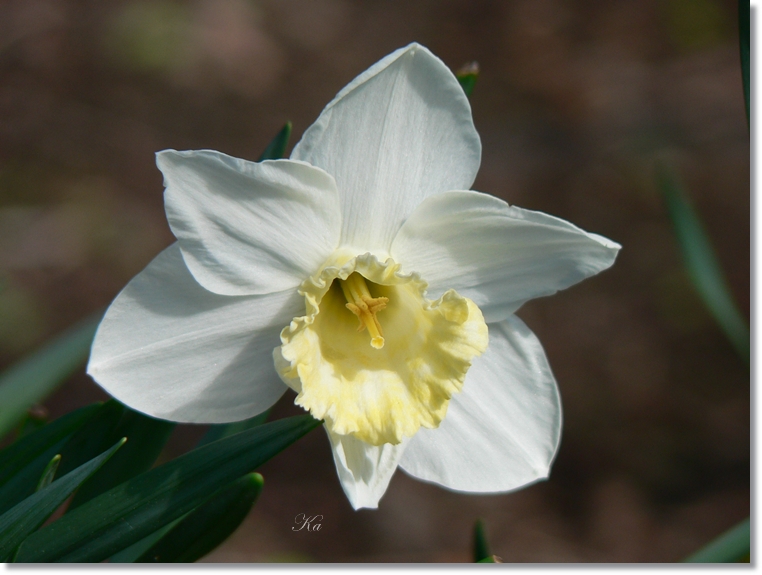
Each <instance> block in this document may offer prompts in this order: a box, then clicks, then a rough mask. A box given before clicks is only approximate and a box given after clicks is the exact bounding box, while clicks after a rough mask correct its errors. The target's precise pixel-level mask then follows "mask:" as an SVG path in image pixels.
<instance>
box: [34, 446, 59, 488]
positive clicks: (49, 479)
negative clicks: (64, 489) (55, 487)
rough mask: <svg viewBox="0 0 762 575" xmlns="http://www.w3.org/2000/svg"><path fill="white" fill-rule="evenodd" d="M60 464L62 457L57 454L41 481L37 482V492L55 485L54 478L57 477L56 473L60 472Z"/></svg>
mask: <svg viewBox="0 0 762 575" xmlns="http://www.w3.org/2000/svg"><path fill="white" fill-rule="evenodd" d="M60 463H61V455H60V454H58V453H56V454H55V455H54V456H53V459H51V460H50V463H48V465H47V466H46V467H45V470H44V471H43V472H42V477H40V480H39V481H38V482H37V489H36V491H40V490H41V489H45V488H46V487H47V486H48V485H50V484H51V483H53V478H54V477H55V476H56V471H58V465H59V464H60Z"/></svg>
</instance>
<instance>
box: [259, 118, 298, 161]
mask: <svg viewBox="0 0 762 575" xmlns="http://www.w3.org/2000/svg"><path fill="white" fill-rule="evenodd" d="M289 138H291V122H286V125H285V126H283V128H281V130H280V132H278V134H277V135H276V136H275V137H274V138H273V139H272V141H271V142H270V143H269V144H267V147H266V148H265V151H264V152H262V155H261V156H259V160H257V161H258V162H262V161H264V160H279V159H280V158H282V157H283V156H284V155H285V153H286V147H287V146H288V140H289Z"/></svg>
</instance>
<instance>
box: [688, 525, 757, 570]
mask: <svg viewBox="0 0 762 575" xmlns="http://www.w3.org/2000/svg"><path fill="white" fill-rule="evenodd" d="M750 554H751V526H750V522H749V519H748V518H747V519H745V520H743V521H741V523H739V524H738V525H736V526H735V527H733V528H732V529H729V530H728V531H726V532H725V533H723V534H722V535H720V536H719V537H718V538H717V539H715V540H714V541H712V542H711V543H710V544H709V545H707V546H706V547H704V548H702V549H700V550H698V551H697V552H696V553H694V554H693V555H691V556H690V557H687V558H686V559H684V560H683V562H685V563H746V562H748V561H749V557H750Z"/></svg>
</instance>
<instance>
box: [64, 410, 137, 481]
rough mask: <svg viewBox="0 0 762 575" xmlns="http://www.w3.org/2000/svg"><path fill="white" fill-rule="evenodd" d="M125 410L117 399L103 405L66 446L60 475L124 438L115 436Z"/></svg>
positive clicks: (73, 435)
mask: <svg viewBox="0 0 762 575" xmlns="http://www.w3.org/2000/svg"><path fill="white" fill-rule="evenodd" d="M124 410H125V407H124V405H122V404H121V403H119V402H118V401H117V400H115V399H109V400H108V401H106V402H105V403H102V404H101V405H100V406H99V407H98V410H97V411H96V412H95V413H94V414H93V416H92V417H91V418H90V419H89V420H88V421H87V423H85V424H84V425H83V426H82V427H80V428H79V429H78V430H77V431H75V432H74V433H73V434H72V436H71V437H70V438H69V440H68V441H67V442H66V444H65V445H64V448H63V449H62V450H61V467H60V470H59V473H60V474H61V475H66V474H67V473H69V472H70V471H71V470H72V469H76V468H77V467H79V466H80V465H82V464H83V463H85V462H86V461H90V460H91V459H92V458H93V457H95V456H96V455H98V454H99V453H103V452H104V451H105V450H106V449H108V448H109V447H110V446H112V445H113V444H114V442H115V441H116V440H117V439H119V437H123V436H122V435H120V436H119V437H114V436H115V431H116V428H117V426H118V425H119V420H120V419H121V417H122V414H123V413H124Z"/></svg>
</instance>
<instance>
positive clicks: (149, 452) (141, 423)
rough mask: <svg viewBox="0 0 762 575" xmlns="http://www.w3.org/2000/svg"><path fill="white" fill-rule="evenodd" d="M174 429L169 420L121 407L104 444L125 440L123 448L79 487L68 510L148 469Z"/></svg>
mask: <svg viewBox="0 0 762 575" xmlns="http://www.w3.org/2000/svg"><path fill="white" fill-rule="evenodd" d="M174 428H175V424H174V423H173V422H171V421H164V420H161V419H154V418H153V417H148V416H147V415H144V414H142V413H139V412H137V411H134V410H132V409H129V408H124V410H123V413H122V416H121V418H120V420H119V423H118V425H117V426H116V429H115V430H114V432H113V433H112V434H111V436H110V437H108V441H109V442H111V441H112V440H113V439H114V436H116V437H117V438H118V437H126V438H127V439H128V442H127V445H125V446H124V447H123V448H122V449H120V450H119V453H117V454H116V455H115V456H114V457H112V458H111V459H109V461H108V462H107V463H106V464H105V465H104V466H103V467H102V468H101V469H99V470H98V472H97V473H95V474H94V475H93V476H92V477H91V478H90V479H88V480H87V481H86V482H85V483H84V484H83V485H82V486H81V487H80V488H79V490H78V491H77V494H76V495H75V496H74V499H73V500H72V502H71V504H70V505H69V509H70V510H71V509H74V508H76V507H79V506H80V505H82V504H83V503H86V502H87V501H89V500H90V499H92V498H93V497H96V496H97V495H100V494H101V493H104V492H106V491H108V490H109V489H111V488H112V487H116V486H117V485H119V484H120V483H122V482H124V481H127V480H128V479H131V478H133V477H135V476H136V475H139V474H140V473H142V472H144V471H147V470H148V469H150V468H151V466H152V465H153V464H154V462H155V461H156V459H157V458H158V457H159V454H160V453H161V451H162V449H163V448H164V445H165V444H166V443H167V440H168V439H169V436H170V434H171V433H172V430H173V429H174Z"/></svg>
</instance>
